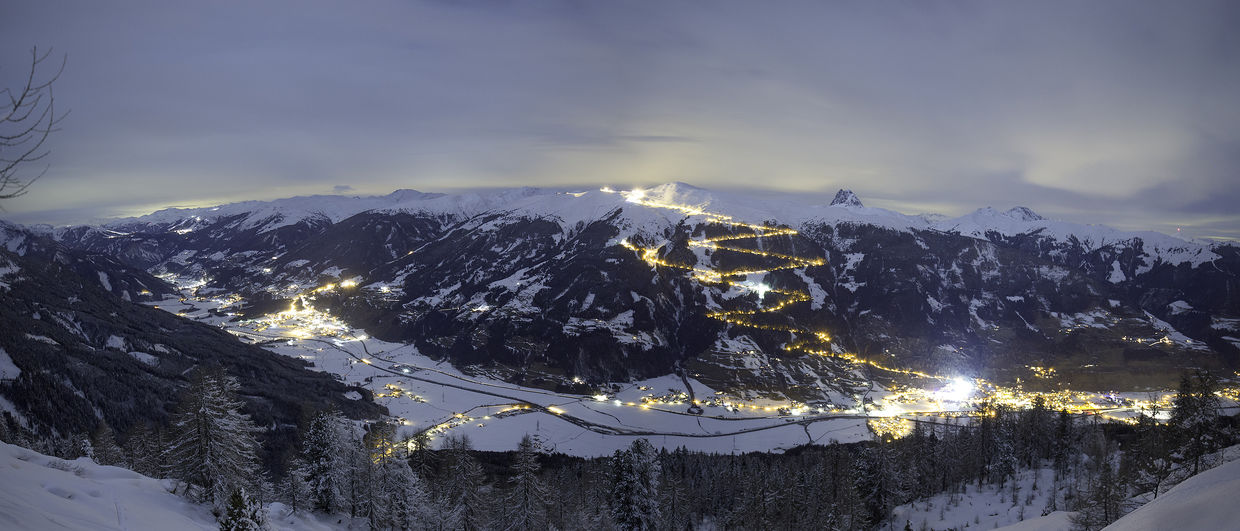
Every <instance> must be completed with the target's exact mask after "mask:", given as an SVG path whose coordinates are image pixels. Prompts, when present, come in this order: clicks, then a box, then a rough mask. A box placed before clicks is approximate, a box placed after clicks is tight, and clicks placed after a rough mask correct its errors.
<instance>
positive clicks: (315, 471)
mask: <svg viewBox="0 0 1240 531" xmlns="http://www.w3.org/2000/svg"><path fill="white" fill-rule="evenodd" d="M348 446H349V430H348V426H347V423H346V421H345V419H344V417H342V416H341V415H340V413H339V412H336V411H324V412H319V413H317V414H315V415H314V417H312V418H311V419H310V425H309V426H308V427H307V428H306V433H305V435H304V436H303V437H302V443H301V459H300V461H301V467H300V470H299V473H300V475H301V480H302V482H303V483H304V484H305V487H306V495H307V497H308V504H309V506H310V508H311V510H314V511H318V512H323V513H333V512H337V511H341V510H344V509H346V508H347V505H348V504H347V503H346V500H345V494H346V492H347V491H348V489H347V487H348V485H349V475H350V471H349V467H350V463H349V462H348V460H347V457H348V456H349V454H350V452H349V451H348V448H347V447H348Z"/></svg>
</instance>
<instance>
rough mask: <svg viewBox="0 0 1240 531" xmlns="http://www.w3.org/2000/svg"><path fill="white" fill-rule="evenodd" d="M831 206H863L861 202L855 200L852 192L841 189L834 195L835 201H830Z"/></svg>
mask: <svg viewBox="0 0 1240 531" xmlns="http://www.w3.org/2000/svg"><path fill="white" fill-rule="evenodd" d="M831 206H846V207H859V206H864V205H862V204H861V200H860V199H858V198H857V194H854V193H853V191H852V190H845V189H843V188H841V189H840V191H838V192H836V193H835V199H832V200H831Z"/></svg>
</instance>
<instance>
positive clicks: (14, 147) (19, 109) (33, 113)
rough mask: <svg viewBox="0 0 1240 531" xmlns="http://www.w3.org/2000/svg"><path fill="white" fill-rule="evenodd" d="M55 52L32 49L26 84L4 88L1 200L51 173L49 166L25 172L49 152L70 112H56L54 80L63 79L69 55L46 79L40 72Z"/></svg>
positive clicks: (0, 122) (0, 126)
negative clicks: (52, 139)
mask: <svg viewBox="0 0 1240 531" xmlns="http://www.w3.org/2000/svg"><path fill="white" fill-rule="evenodd" d="M51 54H52V51H51V50H50V49H49V50H48V51H46V52H44V53H43V54H42V55H40V54H39V49H38V47H35V48H32V49H31V50H30V72H29V73H28V74H27V75H26V81H25V83H24V84H23V85H22V86H21V87H18V88H11V87H5V88H3V89H0V199H12V198H14V197H18V196H20V195H23V194H25V193H26V189H27V188H28V187H29V186H30V185H31V184H32V183H34V182H35V181H37V180H39V178H40V177H42V176H43V174H44V173H47V166H44V167H43V168H42V169H41V170H39V171H37V172H34V173H33V174H30V173H27V172H24V171H23V170H24V169H25V167H26V166H28V165H29V163H32V162H38V161H40V160H42V159H43V158H44V157H46V156H47V154H48V153H49V151H48V150H47V149H44V147H43V145H44V143H45V142H47V138H48V137H49V136H51V134H52V133H53V132H56V131H59V129H58V128H57V126H58V125H60V122H61V120H63V119H64V118H65V116H67V115H68V113H67V112H66V113H64V114H57V113H56V94H55V92H54V91H53V89H52V83H55V82H56V80H57V79H60V74H61V73H62V72H64V70H65V62H66V61H67V60H68V57H63V58H62V59H61V61H60V67H59V68H57V69H56V72H55V73H53V74H52V75H51V76H48V77H47V78H46V80H44V81H40V79H41V78H40V77H39V75H38V72H39V70H40V69H42V68H45V66H43V63H44V62H45V61H47V58H48V57H49V56H50V55H51Z"/></svg>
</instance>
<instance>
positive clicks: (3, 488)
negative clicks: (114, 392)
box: [0, 443, 342, 531]
mask: <svg viewBox="0 0 1240 531" xmlns="http://www.w3.org/2000/svg"><path fill="white" fill-rule="evenodd" d="M171 487H172V485H171V483H169V482H168V481H163V480H157V479H152V478H149V477H146V476H143V475H141V474H138V473H137V472H133V471H130V470H126V469H124V468H118V467H113V466H103V465H98V464H95V462H93V461H91V460H90V459H87V458H80V459H75V460H73V461H65V460H62V459H57V458H55V457H48V456H46V455H43V454H40V453H37V452H34V451H32V450H27V449H25V448H22V447H20V446H14V445H11V444H6V443H0V529H6V530H14V531H16V530H32V531H33V530H44V529H64V530H83V531H98V530H106V529H117V530H121V529H124V530H129V529H165V530H172V529H176V530H192V529H219V524H218V523H217V522H216V520H215V516H213V515H212V514H211V510H210V508H209V507H208V506H205V505H199V504H195V503H191V502H189V501H187V500H186V499H185V498H182V497H180V496H177V495H175V494H172V493H171V492H170V491H169V489H170V488H171ZM287 512H288V511H287V508H286V507H285V506H284V505H282V504H279V503H276V504H272V505H271V506H270V507H269V508H268V522H269V523H270V524H271V525H272V527H273V528H274V529H301V530H316V529H323V530H327V529H341V528H342V526H340V525H337V524H336V522H335V521H327V520H320V519H318V518H316V517H315V516H313V515H308V514H307V513H305V512H304V511H303V512H299V513H297V514H296V515H295V516H286V513H287ZM333 520H335V519H333Z"/></svg>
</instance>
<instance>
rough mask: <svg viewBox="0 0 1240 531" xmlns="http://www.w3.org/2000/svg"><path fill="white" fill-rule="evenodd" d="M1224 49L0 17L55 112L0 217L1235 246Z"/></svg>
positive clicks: (171, 17) (698, 16)
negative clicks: (290, 209) (450, 213)
mask: <svg viewBox="0 0 1240 531" xmlns="http://www.w3.org/2000/svg"><path fill="white" fill-rule="evenodd" d="M359 6H364V8H359ZM1237 28H1240V2H1235V1H1226V0H1225V1H1220V2H1199V1H1191V0H1190V1H1175V2H1167V1H1159V2H1146V1H1136V0H1120V1H1106V2H1103V1H1075V0H1074V1H1070V2H1048V1H1042V0H1039V1H1036V2H1035V1H1029V2H1023V3H1018V2H1006V1H1005V2H929V1H925V2H922V1H919V2H874V1H862V2H819V1H813V2H792V1H772V2H754V1H746V2H705V1H691V2H690V1H685V2H674V1H664V0H660V1H654V0H651V1H644V2H639V1H631V2H613V1H605V0H599V1H591V2H586V1H572V2H553V1H539V2H498V1H497V2H486V1H447V0H445V1H441V2H409V1H400V2H395V1H393V2H381V1H367V2H318V1H299V2H235V3H234V2H221V1H211V2H202V1H198V2H170V1H152V2H96V1H88V2H62V1H55V0H38V1H24V0H9V1H6V2H3V3H2V4H0V83H3V86H12V85H14V84H16V82H17V81H18V78H20V77H21V76H23V75H24V74H25V70H26V68H27V65H26V62H27V61H28V58H27V56H26V54H28V53H29V48H30V47H31V46H32V45H38V46H40V47H41V48H47V47H53V48H54V50H55V53H57V54H67V56H68V65H67V67H66V69H65V72H64V75H63V76H62V77H61V79H60V80H59V81H58V82H57V84H56V97H57V104H58V105H60V106H61V107H66V108H71V109H72V113H71V114H70V115H69V117H68V118H67V119H66V120H65V121H64V123H63V130H62V131H61V132H60V133H58V134H57V135H56V136H55V137H54V138H53V140H52V141H51V145H52V148H53V152H52V155H51V156H50V157H49V158H48V159H47V160H46V162H47V163H48V164H49V165H50V167H49V169H48V172H47V174H46V176H45V177H44V178H43V180H41V181H39V182H38V183H37V184H36V185H35V186H34V187H32V188H31V190H30V193H29V194H28V195H26V196H24V197H21V198H18V199H15V200H10V201H7V202H5V203H3V204H0V206H3V207H4V209H5V212H3V213H0V216H4V217H7V218H9V219H12V220H15V221H20V222H53V223H66V222H80V221H84V220H88V219H91V218H95V217H98V216H102V215H114V214H133V213H141V212H145V211H150V210H153V209H156V208H160V207H164V206H170V205H186V206H187V205H204V204H210V203H218V202H222V201H232V200H243V199H265V198H275V197H285V196H290V195H301V194H309V193H336V192H338V191H343V192H344V193H348V194H370V193H387V192H390V191H392V190H394V189H397V188H415V189H418V190H423V191H442V190H448V189H456V188H462V187H497V186H525V185H534V186H567V185H576V184H581V185H595V184H603V183H607V184H613V185H625V184H651V183H659V182H667V181H673V180H678V181H685V182H688V183H691V184H694V185H697V186H701V187H704V188H746V187H761V188H769V189H775V190H785V191H796V192H800V193H802V195H803V196H804V195H810V194H818V195H821V196H823V197H824V198H825V200H829V199H830V195H831V194H833V193H834V192H835V190H836V189H838V188H851V189H853V190H854V191H856V192H857V193H858V195H859V196H860V197H861V198H862V200H863V201H864V202H866V204H867V205H870V206H882V207H887V208H893V209H896V210H900V211H904V212H907V213H918V212H940V213H945V214H963V213H965V212H968V211H971V210H973V209H976V208H979V207H983V206H994V207H996V208H1004V209H1006V208H1008V207H1011V206H1015V205H1024V206H1029V207H1031V208H1033V209H1034V210H1036V211H1038V212H1039V213H1042V214H1043V215H1046V216H1049V217H1056V218H1061V219H1067V220H1071V221H1078V222H1084V223H1105V224H1109V225H1114V226H1118V227H1121V228H1126V229H1153V230H1159V231H1163V232H1174V231H1175V228H1176V227H1183V228H1184V234H1185V235H1191V236H1201V237H1229V238H1240V207H1238V206H1237V205H1240V97H1238V96H1237V95H1238V94H1240V30H1237Z"/></svg>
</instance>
